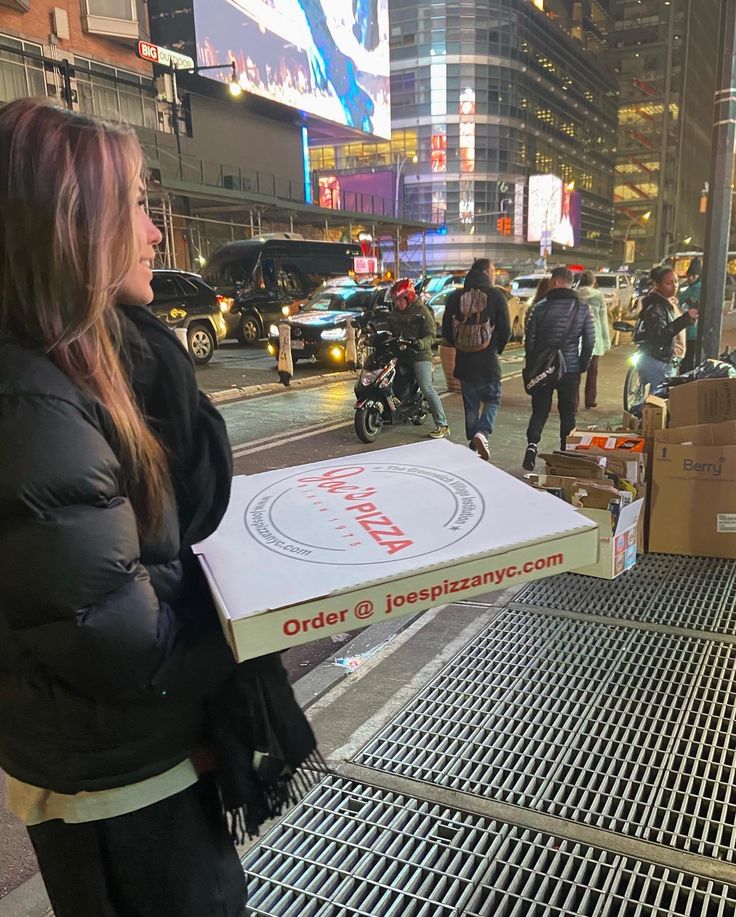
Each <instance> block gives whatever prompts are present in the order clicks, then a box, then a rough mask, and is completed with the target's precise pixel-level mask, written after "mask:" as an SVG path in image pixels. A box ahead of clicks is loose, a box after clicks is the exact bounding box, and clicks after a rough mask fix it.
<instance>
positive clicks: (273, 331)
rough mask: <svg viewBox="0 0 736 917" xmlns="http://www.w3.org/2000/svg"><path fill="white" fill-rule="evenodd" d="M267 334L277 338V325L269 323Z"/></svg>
mask: <svg viewBox="0 0 736 917" xmlns="http://www.w3.org/2000/svg"><path fill="white" fill-rule="evenodd" d="M268 336H269V337H270V338H277V337H278V336H279V326H278V325H269V326H268Z"/></svg>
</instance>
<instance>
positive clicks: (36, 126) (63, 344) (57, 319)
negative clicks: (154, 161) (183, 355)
mask: <svg viewBox="0 0 736 917" xmlns="http://www.w3.org/2000/svg"><path fill="white" fill-rule="evenodd" d="M142 170H143V157H142V153H141V149H140V145H139V143H138V140H137V138H136V136H135V134H134V133H133V131H132V130H130V129H128V128H125V127H121V126H118V125H112V124H107V123H104V122H101V121H97V120H95V119H93V118H89V117H87V116H85V115H82V114H78V113H74V112H69V111H65V110H62V109H59V108H55V107H53V106H51V105H48V104H46V103H45V102H42V101H39V100H35V99H20V100H18V101H15V102H11V103H10V104H8V105H5V106H4V107H3V108H2V109H0V334H3V333H5V334H9V335H12V336H13V337H15V338H17V339H18V340H19V341H21V342H22V343H23V344H25V345H26V346H29V347H33V348H36V349H38V350H41V351H43V352H44V353H46V354H47V355H48V356H49V358H50V359H51V360H52V361H53V362H54V363H55V364H56V365H57V366H58V367H59V369H61V370H62V371H63V372H64V373H65V374H66V375H67V376H68V378H69V379H70V380H71V381H72V382H73V383H74V384H75V385H76V386H77V387H78V388H80V389H81V390H83V391H85V392H86V393H88V394H90V395H92V396H93V397H95V398H96V399H98V400H99V402H100V403H101V404H102V405H103V406H104V407H105V408H106V410H107V411H108V413H109V415H110V417H111V419H112V422H113V425H114V428H115V431H116V434H117V438H118V440H119V445H120V453H121V455H120V457H121V462H122V467H123V470H124V473H125V476H126V481H127V485H128V490H129V495H130V498H131V500H132V502H133V505H134V508H135V510H136V513H137V516H138V521H139V525H140V527H141V529H142V531H144V532H154V531H158V530H160V528H161V526H162V521H163V512H164V509H163V508H164V504H165V494H166V492H167V490H168V489H169V477H168V469H167V463H166V457H165V455H164V451H163V448H162V447H161V445H160V443H159V442H158V440H157V439H156V437H155V436H154V435H153V433H152V431H151V430H150V428H149V427H148V425H147V424H146V422H145V420H144V418H143V416H142V415H141V412H140V410H139V408H138V406H137V404H136V402H135V399H134V397H133V394H132V391H131V389H130V385H129V384H128V381H127V379H126V376H125V373H124V371H123V368H122V366H121V363H120V358H119V355H118V354H119V342H120V327H119V324H118V318H117V310H116V309H115V308H114V305H115V303H116V301H117V298H118V296H119V294H120V291H121V287H122V284H123V282H124V280H125V277H126V275H127V274H128V272H129V271H130V270H131V268H132V267H133V266H134V264H136V262H137V261H138V259H139V258H140V253H139V252H138V250H137V245H136V237H135V228H134V220H133V213H134V209H133V208H134V204H135V200H136V197H135V196H136V195H137V193H138V186H139V185H140V183H141V181H142V174H143V172H142Z"/></svg>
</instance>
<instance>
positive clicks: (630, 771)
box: [355, 612, 736, 862]
mask: <svg viewBox="0 0 736 917" xmlns="http://www.w3.org/2000/svg"><path fill="white" fill-rule="evenodd" d="M735 677H736V646H733V645H731V644H728V643H720V642H714V641H707V640H704V639H699V638H695V637H692V638H690V637H684V636H677V635H669V634H662V633H658V632H656V631H647V630H640V629H632V628H625V627H616V626H613V625H603V624H596V623H594V622H580V621H573V620H570V619H567V618H560V617H557V616H551V615H543V614H540V613H536V612H526V613H514V612H510V613H505V614H503V615H501V616H500V617H499V618H498V619H496V621H495V622H494V623H493V624H492V625H491V626H490V627H488V628H487V629H486V630H485V631H484V632H483V633H482V634H481V635H480V636H479V637H478V638H476V639H475V640H474V641H473V643H471V644H470V645H469V646H468V647H466V648H465V650H464V651H463V652H462V653H461V654H460V655H459V656H458V657H456V659H455V660H453V662H451V663H450V665H449V666H447V667H446V668H445V669H444V670H443V671H442V672H441V673H440V674H439V675H437V676H436V677H435V678H434V679H433V681H431V682H430V683H429V684H428V685H427V686H426V687H425V689H424V690H423V691H422V692H420V693H419V694H418V695H417V696H416V697H415V698H414V699H413V700H412V701H411V702H410V703H409V705H408V706H407V707H406V708H404V709H403V710H402V711H401V712H400V713H399V714H398V715H397V716H396V717H395V718H394V720H393V721H391V722H390V723H389V724H388V725H387V726H386V727H384V729H383V730H382V731H381V732H380V733H379V734H378V735H377V736H376V737H375V738H374V739H372V740H371V741H370V742H369V743H368V745H366V746H365V748H364V749H363V750H362V751H361V752H360V753H359V754H358V755H357V757H356V758H355V761H356V762H357V763H359V764H362V765H365V766H368V767H373V768H377V769H380V770H383V771H386V772H389V773H394V774H399V775H401V776H403V777H409V778H413V779H415V780H423V781H425V782H429V783H433V784H437V785H441V786H446V787H451V788H453V789H457V790H461V791H464V792H467V793H472V794H476V795H478V796H483V797H487V798H493V799H496V800H499V801H503V802H507V803H512V804H515V805H519V806H525V807H528V808H532V809H536V810H538V811H542V812H545V813H548V814H551V815H557V816H560V817H563V818H567V819H571V820H574V821H580V822H584V823H586V824H589V825H591V826H596V827H600V828H606V829H608V830H611V831H618V832H620V833H622V834H627V835H630V836H633V837H639V838H642V839H645V840H649V841H654V842H658V843H660V844H665V845H669V846H672V847H677V848H680V849H682V850H686V851H689V852H692V853H700V854H703V855H706V856H711V857H717V858H720V859H724V860H727V861H730V862H733V861H736V828H735V826H736V763H735V762H736V728H735V727H734V723H733V710H734V706H735V705H736V685H735V684H734V679H735Z"/></svg>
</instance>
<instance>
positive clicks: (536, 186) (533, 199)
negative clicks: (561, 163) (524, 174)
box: [527, 175, 582, 248]
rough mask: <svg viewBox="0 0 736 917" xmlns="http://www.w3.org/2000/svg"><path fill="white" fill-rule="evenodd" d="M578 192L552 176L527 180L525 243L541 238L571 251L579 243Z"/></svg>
mask: <svg viewBox="0 0 736 917" xmlns="http://www.w3.org/2000/svg"><path fill="white" fill-rule="evenodd" d="M581 209H582V208H581V198H580V193H579V192H577V191H575V190H574V189H573V185H572V183H570V185H566V184H565V183H564V182H563V181H562V179H561V178H558V177H557V176H556V175H532V176H531V177H530V178H529V211H528V218H527V241H529V242H540V241H541V240H542V236H543V235H544V236H545V237H546V238H548V239H549V240H550V241H552V242H556V243H557V244H558V245H564V246H565V247H567V248H573V247H574V246H576V245H579V244H580V225H581Z"/></svg>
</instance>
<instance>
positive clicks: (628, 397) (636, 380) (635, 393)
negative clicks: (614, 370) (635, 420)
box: [624, 366, 644, 413]
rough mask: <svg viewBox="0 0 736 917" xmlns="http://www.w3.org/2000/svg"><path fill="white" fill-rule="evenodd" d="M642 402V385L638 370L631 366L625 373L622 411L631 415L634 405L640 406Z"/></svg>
mask: <svg viewBox="0 0 736 917" xmlns="http://www.w3.org/2000/svg"><path fill="white" fill-rule="evenodd" d="M643 400H644V383H643V382H642V381H641V376H640V375H639V370H638V369H637V368H636V366H632V367H631V368H630V369H629V371H628V372H627V373H626V381H625V382H624V411H626V412H627V413H631V409H632V407H633V406H634V405H635V404H641V403H642V401H643Z"/></svg>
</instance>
